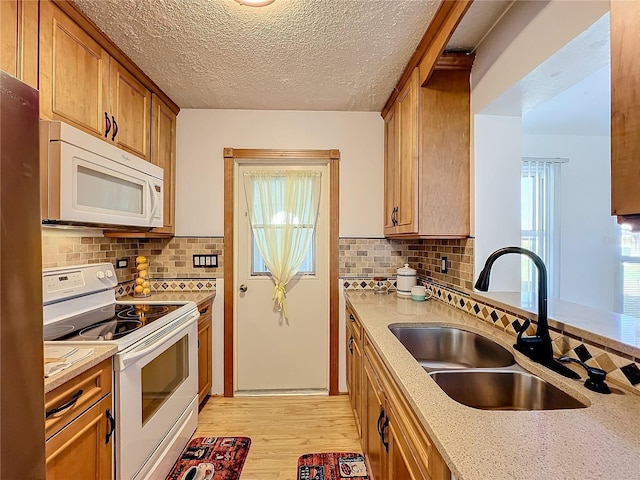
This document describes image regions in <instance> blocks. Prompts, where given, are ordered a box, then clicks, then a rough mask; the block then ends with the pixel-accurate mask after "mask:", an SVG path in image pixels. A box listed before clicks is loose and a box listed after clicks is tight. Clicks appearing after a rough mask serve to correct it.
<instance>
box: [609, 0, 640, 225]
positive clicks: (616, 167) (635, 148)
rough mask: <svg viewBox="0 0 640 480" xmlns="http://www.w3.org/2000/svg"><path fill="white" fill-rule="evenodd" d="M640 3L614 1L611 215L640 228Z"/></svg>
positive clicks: (612, 30) (612, 4)
mask: <svg viewBox="0 0 640 480" xmlns="http://www.w3.org/2000/svg"><path fill="white" fill-rule="evenodd" d="M638 29H640V3H638V2H628V1H621V0H614V1H612V2H611V214H612V215H618V220H619V221H620V222H629V223H633V224H634V225H635V228H636V229H640V195H638V184H640V81H639V80H638V79H639V78H640V57H639V56H638V45H637V43H638V42H637V37H638V35H637V33H638Z"/></svg>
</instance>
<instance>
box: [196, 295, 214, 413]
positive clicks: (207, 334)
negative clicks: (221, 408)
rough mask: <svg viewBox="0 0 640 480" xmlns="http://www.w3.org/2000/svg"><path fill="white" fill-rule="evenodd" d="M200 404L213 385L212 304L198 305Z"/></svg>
mask: <svg viewBox="0 0 640 480" xmlns="http://www.w3.org/2000/svg"><path fill="white" fill-rule="evenodd" d="M198 309H199V310H200V312H201V313H200V318H199V319H198V403H200V404H201V403H202V402H203V401H204V400H205V399H206V398H207V397H208V396H209V392H210V391H211V386H212V385H213V368H212V364H211V362H212V337H211V332H212V323H213V316H212V312H211V302H207V303H206V304H201V305H198Z"/></svg>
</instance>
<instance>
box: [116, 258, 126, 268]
mask: <svg viewBox="0 0 640 480" xmlns="http://www.w3.org/2000/svg"><path fill="white" fill-rule="evenodd" d="M128 266H129V259H128V258H119V259H117V260H116V268H127V267H128Z"/></svg>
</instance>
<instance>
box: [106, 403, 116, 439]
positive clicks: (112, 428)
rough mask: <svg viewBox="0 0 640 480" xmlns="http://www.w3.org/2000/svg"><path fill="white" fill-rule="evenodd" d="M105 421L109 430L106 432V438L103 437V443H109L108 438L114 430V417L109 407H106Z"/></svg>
mask: <svg viewBox="0 0 640 480" xmlns="http://www.w3.org/2000/svg"><path fill="white" fill-rule="evenodd" d="M106 415H107V422H109V425H108V426H109V431H108V432H107V438H106V439H105V442H104V443H109V440H110V439H111V435H113V432H115V431H116V419H115V418H113V415H111V412H110V411H109V409H108V408H107V414H106Z"/></svg>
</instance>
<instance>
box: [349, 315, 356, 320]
mask: <svg viewBox="0 0 640 480" xmlns="http://www.w3.org/2000/svg"><path fill="white" fill-rule="evenodd" d="M349 320H351V321H352V322H355V321H356V319H355V317H354V316H353V313H350V314H349Z"/></svg>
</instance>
